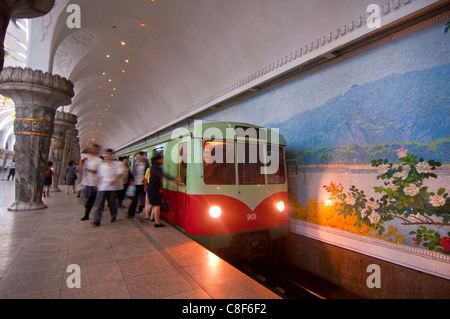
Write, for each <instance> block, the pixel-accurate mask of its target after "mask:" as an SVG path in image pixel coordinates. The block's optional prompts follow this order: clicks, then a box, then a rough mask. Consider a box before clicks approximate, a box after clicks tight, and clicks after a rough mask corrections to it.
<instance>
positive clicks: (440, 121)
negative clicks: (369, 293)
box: [204, 21, 450, 280]
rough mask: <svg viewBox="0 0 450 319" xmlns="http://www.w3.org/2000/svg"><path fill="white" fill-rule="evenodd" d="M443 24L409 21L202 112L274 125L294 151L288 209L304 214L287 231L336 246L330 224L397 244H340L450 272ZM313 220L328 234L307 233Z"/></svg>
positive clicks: (448, 80) (449, 108)
mask: <svg viewBox="0 0 450 319" xmlns="http://www.w3.org/2000/svg"><path fill="white" fill-rule="evenodd" d="M446 22H447V21H439V22H437V23H428V24H427V23H422V24H421V26H416V27H412V28H410V29H409V31H406V32H405V34H406V35H402V36H399V37H398V38H397V39H396V40H393V41H385V42H380V43H382V45H381V44H380V46H378V47H376V48H372V49H370V50H367V51H365V52H363V53H360V54H358V55H356V56H353V57H349V58H346V59H342V61H340V62H339V63H336V64H333V65H331V66H328V67H326V68H324V69H321V70H318V71H316V72H314V73H312V74H309V75H306V76H304V77H301V78H299V79H296V80H293V81H291V82H289V83H287V84H284V85H282V86H279V87H277V88H274V89H272V90H269V91H266V92H264V93H261V94H260V95H257V96H255V97H253V98H251V99H248V100H245V101H243V102H240V103H237V104H235V105H233V106H231V107H228V108H226V109H224V110H221V111H219V112H216V113H214V114H212V115H209V116H207V117H205V118H204V119H205V120H218V121H240V122H248V123H251V124H256V125H261V126H265V127H271V128H279V130H280V133H281V134H282V135H284V137H285V138H286V140H287V157H288V159H291V160H296V161H297V163H298V165H299V172H298V175H295V176H291V177H290V178H289V192H290V208H291V213H290V214H291V218H292V220H293V221H300V222H301V224H302V225H301V226H298V223H297V224H296V226H295V227H291V229H300V231H299V234H300V235H302V236H306V237H310V238H314V237H315V238H314V239H316V240H317V239H318V240H321V241H324V242H327V243H330V244H332V245H335V246H338V247H339V246H341V247H342V245H340V243H339V240H336V241H337V242H333V240H327V239H326V238H327V236H328V235H327V231H329V230H330V229H331V230H333V229H335V230H338V231H339V232H341V233H342V232H344V233H348V234H351V235H356V236H363V237H354V238H370V239H371V240H372V239H373V240H374V241H375V242H376V243H377V245H378V246H381V247H383V246H386V247H388V249H393V251H392V252H388V253H386V252H383V253H379V254H378V253H375V254H374V253H373V252H372V251H365V249H364V245H362V244H361V245H358V243H356V244H354V245H353V246H352V245H350V246H348V247H344V248H346V249H351V250H354V251H358V252H359V253H362V254H367V255H369V256H374V257H375V258H380V259H384V260H388V261H389V262H393V263H394V264H399V265H401V266H406V267H408V268H412V269H415V270H417V271H421V272H426V273H429V274H432V275H435V276H438V277H441V278H445V279H447V280H448V279H450V267H449V266H450V200H449V199H448V197H447V196H448V193H449V190H450V178H449V177H450V162H449V161H450V156H449V155H450V130H449V127H448V125H449V124H448V123H449V120H450V45H449V43H450V33H445V32H444V30H445V27H446ZM386 42H387V43H386ZM308 225H316V226H318V227H319V228H317V227H316V228H315V229H316V230H317V231H318V232H323V234H322V235H323V236H322V235H321V236H311V235H310V234H311V232H308V231H305V229H307V228H308ZM305 227H306V228H305ZM328 237H330V236H328ZM324 238H325V240H324ZM356 241H357V242H358V240H356ZM363 241H364V240H363ZM352 247H356V248H352ZM398 250H400V251H402V252H406V254H407V255H408V254H410V255H411V256H412V255H417V254H418V255H421V256H423V258H426V262H425V264H426V266H423V265H422V264H423V263H422V261H409V258H406V259H405V260H398V261H397V260H396V257H395V256H396V255H398V254H397V253H396V252H397V251H398ZM386 256H388V257H386ZM434 261H436V263H435V262H434ZM419 264H420V265H419ZM430 265H431V266H430Z"/></svg>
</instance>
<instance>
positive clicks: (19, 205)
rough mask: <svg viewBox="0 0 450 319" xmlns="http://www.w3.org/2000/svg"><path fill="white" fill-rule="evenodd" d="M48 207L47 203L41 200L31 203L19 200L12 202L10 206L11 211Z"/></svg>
mask: <svg viewBox="0 0 450 319" xmlns="http://www.w3.org/2000/svg"><path fill="white" fill-rule="evenodd" d="M45 208H47V205H45V204H44V202H43V201H42V200H41V201H40V202H34V203H33V202H31V203H25V202H20V201H19V202H17V203H14V204H12V206H11V207H9V208H8V210H9V211H28V210H39V209H45Z"/></svg>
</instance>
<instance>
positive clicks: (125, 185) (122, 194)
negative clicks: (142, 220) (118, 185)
mask: <svg viewBox="0 0 450 319" xmlns="http://www.w3.org/2000/svg"><path fill="white" fill-rule="evenodd" d="M128 185H129V184H124V185H123V189H122V190H121V191H119V203H122V202H123V200H124V199H125V194H126V191H127V188H128Z"/></svg>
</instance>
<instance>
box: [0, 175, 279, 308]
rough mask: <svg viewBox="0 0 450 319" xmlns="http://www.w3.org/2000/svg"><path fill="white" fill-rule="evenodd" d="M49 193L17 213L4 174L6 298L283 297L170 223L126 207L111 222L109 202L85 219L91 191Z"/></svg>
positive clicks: (1, 223)
mask: <svg viewBox="0 0 450 319" xmlns="http://www.w3.org/2000/svg"><path fill="white" fill-rule="evenodd" d="M60 188H62V189H63V190H65V189H64V186H61V187H60ZM50 195H51V196H50V197H47V198H45V199H44V202H45V203H46V204H47V205H48V207H49V208H48V209H45V210H40V211H34V212H10V211H8V210H7V208H8V207H9V206H10V205H11V204H12V203H13V200H14V182H11V181H9V182H8V181H5V180H1V181H0V299H38V298H39V299H43V298H45V299H112V298H119V299H266V298H267V299H278V298H279V297H278V296H277V295H276V294H274V293H272V292H271V291H269V290H267V289H266V288H265V287H263V286H261V285H260V284H259V283H258V282H256V281H254V280H253V279H251V278H249V277H248V276H246V275H245V274H243V273H241V272H240V271H238V270H237V269H235V268H234V267H232V266H231V265H229V264H228V263H226V262H225V261H223V260H222V259H220V258H218V257H216V256H215V255H214V254H212V253H210V252H209V251H207V250H206V249H204V248H203V247H202V246H200V245H198V244H197V243H195V242H193V241H192V240H191V239H189V238H188V237H186V236H185V235H184V234H182V233H180V232H179V231H178V230H176V229H174V228H172V227H170V226H167V227H164V228H154V227H153V223H151V222H149V221H144V220H143V219H142V217H140V216H138V215H137V217H136V218H134V219H131V220H130V219H126V218H125V210H124V209H122V210H121V211H120V213H119V217H118V220H117V221H116V222H115V223H111V222H110V217H109V210H108V209H105V211H104V214H103V219H102V225H101V226H100V227H94V226H93V225H92V224H91V220H90V221H83V222H82V221H80V218H81V217H82V216H83V212H84V202H85V199H84V198H77V197H76V195H75V194H66V193H65V191H63V192H60V193H51V194H50ZM125 204H128V202H125ZM70 265H77V266H79V270H80V276H79V277H78V279H79V283H80V284H81V288H69V286H70V284H71V283H76V282H77V281H76V280H75V279H74V276H75V274H76V272H73V269H71V268H69V266H70ZM68 283H69V285H68Z"/></svg>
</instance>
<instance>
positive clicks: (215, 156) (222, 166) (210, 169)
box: [203, 141, 236, 185]
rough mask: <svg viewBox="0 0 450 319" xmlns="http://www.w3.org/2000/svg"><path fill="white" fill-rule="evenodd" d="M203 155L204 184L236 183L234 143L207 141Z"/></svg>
mask: <svg viewBox="0 0 450 319" xmlns="http://www.w3.org/2000/svg"><path fill="white" fill-rule="evenodd" d="M203 157H204V166H203V168H204V177H203V179H204V182H205V184H207V185H236V173H235V170H234V167H235V166H234V143H227V142H212V141H208V142H206V143H205V148H204V153H203ZM227 159H228V161H227Z"/></svg>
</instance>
